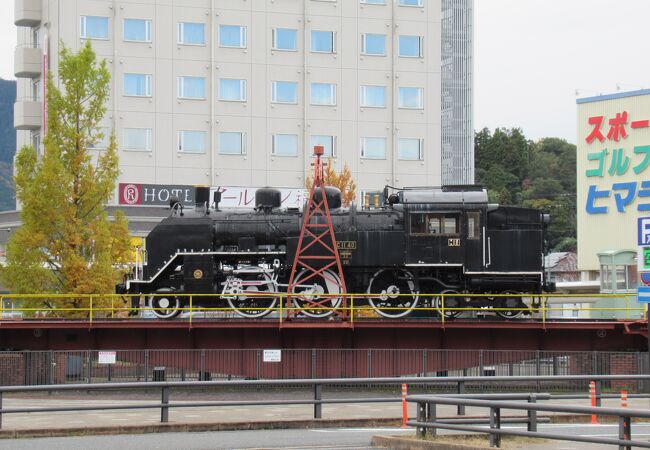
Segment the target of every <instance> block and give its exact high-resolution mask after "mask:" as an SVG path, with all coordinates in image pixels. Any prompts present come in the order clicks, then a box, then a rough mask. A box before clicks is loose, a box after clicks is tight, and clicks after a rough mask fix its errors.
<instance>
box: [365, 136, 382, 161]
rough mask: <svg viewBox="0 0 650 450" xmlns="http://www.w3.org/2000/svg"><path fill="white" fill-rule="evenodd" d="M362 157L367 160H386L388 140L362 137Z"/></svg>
mask: <svg viewBox="0 0 650 450" xmlns="http://www.w3.org/2000/svg"><path fill="white" fill-rule="evenodd" d="M361 157H362V158H367V159H386V138H383V137H362V138H361Z"/></svg>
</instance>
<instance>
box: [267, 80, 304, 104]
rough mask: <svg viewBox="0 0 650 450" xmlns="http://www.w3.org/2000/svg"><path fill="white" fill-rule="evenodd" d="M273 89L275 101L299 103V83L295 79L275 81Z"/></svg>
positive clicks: (272, 98) (272, 99) (273, 100)
mask: <svg viewBox="0 0 650 450" xmlns="http://www.w3.org/2000/svg"><path fill="white" fill-rule="evenodd" d="M272 91H273V93H272V97H271V101H272V102H273V103H290V104H296V103H298V83H296V82H295V81H274V82H273V83H272Z"/></svg>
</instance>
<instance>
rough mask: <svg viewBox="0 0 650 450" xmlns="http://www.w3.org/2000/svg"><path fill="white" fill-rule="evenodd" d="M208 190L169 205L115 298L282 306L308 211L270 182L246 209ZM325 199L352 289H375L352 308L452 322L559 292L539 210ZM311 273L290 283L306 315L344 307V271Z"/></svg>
mask: <svg viewBox="0 0 650 450" xmlns="http://www.w3.org/2000/svg"><path fill="white" fill-rule="evenodd" d="M391 189H392V188H391ZM391 192H392V193H391ZM389 193H390V195H389ZM315 195H319V196H320V195H321V193H320V191H316V194H315ZM209 197H210V190H209V188H205V187H198V188H197V191H196V202H197V204H196V208H195V209H194V210H190V209H189V208H188V209H183V207H182V205H181V203H180V202H178V201H177V200H174V199H173V200H172V201H171V202H170V206H171V213H170V215H169V217H167V218H165V219H163V220H162V221H161V222H160V223H159V224H158V225H157V226H156V227H155V228H154V229H153V230H152V231H151V232H150V233H149V235H148V237H147V239H146V264H144V265H143V268H142V271H141V273H140V272H139V271H138V270H136V272H135V273H136V276H135V277H133V276H130V277H128V278H127V279H125V281H124V283H123V284H120V285H118V286H117V292H118V293H128V294H142V295H144V296H145V297H147V306H148V307H150V308H152V311H153V313H154V314H155V315H156V316H157V317H160V318H172V317H175V316H176V315H178V314H179V312H180V311H181V308H183V307H186V306H187V304H188V301H189V295H188V294H217V296H216V297H215V296H214V295H213V296H203V297H201V296H195V297H193V305H204V306H220V307H222V306H223V302H224V301H227V302H228V304H229V305H230V307H232V308H233V309H234V311H235V312H236V313H237V314H239V315H240V316H243V317H247V318H258V317H263V316H265V315H267V314H268V313H270V312H271V311H272V310H273V309H274V308H276V306H277V303H278V300H279V298H278V297H279V293H282V292H285V293H286V290H287V287H288V279H289V275H290V273H291V266H292V264H293V261H294V257H295V253H296V248H297V242H298V237H299V235H300V228H301V225H302V221H303V212H301V211H299V210H298V209H296V208H294V209H292V208H281V207H280V205H281V196H280V191H279V190H276V189H271V188H265V189H259V190H258V191H257V193H256V198H255V204H256V206H255V208H251V209H248V210H242V209H223V210H221V209H219V201H220V196H219V193H215V198H214V203H212V205H210V204H209ZM326 198H327V203H328V205H329V208H330V214H331V219H332V225H333V229H334V232H335V235H336V240H337V245H338V249H339V254H340V257H341V262H342V267H343V272H344V277H345V284H346V286H347V289H348V292H349V293H357V294H358V293H366V294H369V295H366V296H364V297H363V298H359V299H358V300H355V305H359V304H360V303H361V302H362V301H363V302H366V301H367V304H368V305H369V306H370V307H372V308H373V309H374V310H375V311H376V312H377V313H378V314H380V315H381V316H384V317H387V318H399V317H403V316H406V315H407V314H409V313H411V312H412V311H413V308H415V307H418V306H419V307H430V308H440V311H438V312H439V313H440V312H442V313H444V314H445V316H446V317H449V318H451V317H454V316H456V315H457V314H458V313H459V311H454V310H453V308H461V307H473V308H492V307H494V308H527V307H528V305H527V304H526V303H527V302H525V301H524V298H530V297H529V296H535V295H536V294H541V293H542V292H544V291H551V290H554V289H553V285H552V284H547V283H546V281H545V277H544V267H543V260H544V258H543V255H544V229H545V225H546V223H547V222H548V216H547V215H545V214H543V213H542V212H541V211H539V210H536V209H530V208H521V207H511V206H498V205H495V204H490V203H488V196H487V191H486V190H485V189H483V188H481V187H478V186H446V187H439V188H404V189H399V190H398V189H393V190H392V191H389V187H386V188H385V189H384V198H385V199H386V202H385V204H384V205H382V206H381V207H377V208H369V209H365V208H364V209H357V208H356V207H355V206H354V204H353V205H351V206H350V208H342V207H341V194H340V191H339V190H338V189H336V188H332V187H327V188H326ZM312 220H322V221H323V222H324V221H325V219H324V217H314V218H313V219H312ZM303 274H306V271H303V272H300V271H299V272H298V273H297V276H296V279H295V280H294V283H293V284H294V287H293V291H292V293H291V294H292V295H291V301H292V302H293V304H294V306H295V307H297V308H300V310H299V311H300V312H301V313H302V314H303V315H304V316H310V317H325V316H328V315H330V314H332V312H333V308H336V307H337V306H338V305H339V304H340V303H341V296H338V295H337V294H341V288H340V284H341V283H340V280H339V279H338V275H337V273H335V272H333V271H331V270H329V269H328V270H325V271H324V272H323V273H322V274H321V275H320V276H318V277H315V278H311V279H309V280H308V281H307V282H305V283H301V281H300V280H301V275H303ZM264 293H268V295H261V294H264ZM150 294H155V295H150ZM323 294H328V295H327V296H326V297H328V298H327V299H326V300H325V303H322V304H323V305H324V306H326V307H328V308H327V309H314V308H310V302H308V301H307V300H306V298H307V297H311V298H313V297H314V296H316V297H318V296H319V295H323ZM422 294H462V295H456V296H446V297H445V300H444V308H445V309H442V308H441V307H442V305H441V300H440V299H441V297H440V296H437V295H427V296H423V295H422ZM476 294H482V295H480V296H479V295H476ZM489 294H512V295H509V296H507V297H506V296H504V297H499V296H496V295H495V296H490V295H489ZM517 294H520V295H517ZM220 296H222V297H223V298H222V299H220V298H219V297H220ZM218 301H220V302H221V304H219V305H217V304H216V302H218ZM329 307H331V308H332V309H330V308H329ZM449 309H451V310H449ZM495 312H496V314H498V315H500V316H502V317H505V318H514V317H517V316H519V315H521V313H522V311H517V310H509V311H507V310H498V309H496V310H495Z"/></svg>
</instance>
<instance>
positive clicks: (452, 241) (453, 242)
mask: <svg viewBox="0 0 650 450" xmlns="http://www.w3.org/2000/svg"><path fill="white" fill-rule="evenodd" d="M447 246H448V247H460V238H449V240H448V241H447Z"/></svg>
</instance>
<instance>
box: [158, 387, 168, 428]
mask: <svg viewBox="0 0 650 450" xmlns="http://www.w3.org/2000/svg"><path fill="white" fill-rule="evenodd" d="M161 391H162V392H161V398H160V403H162V406H161V407H160V422H161V423H167V422H169V390H168V388H166V387H163V388H162V389H161Z"/></svg>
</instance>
